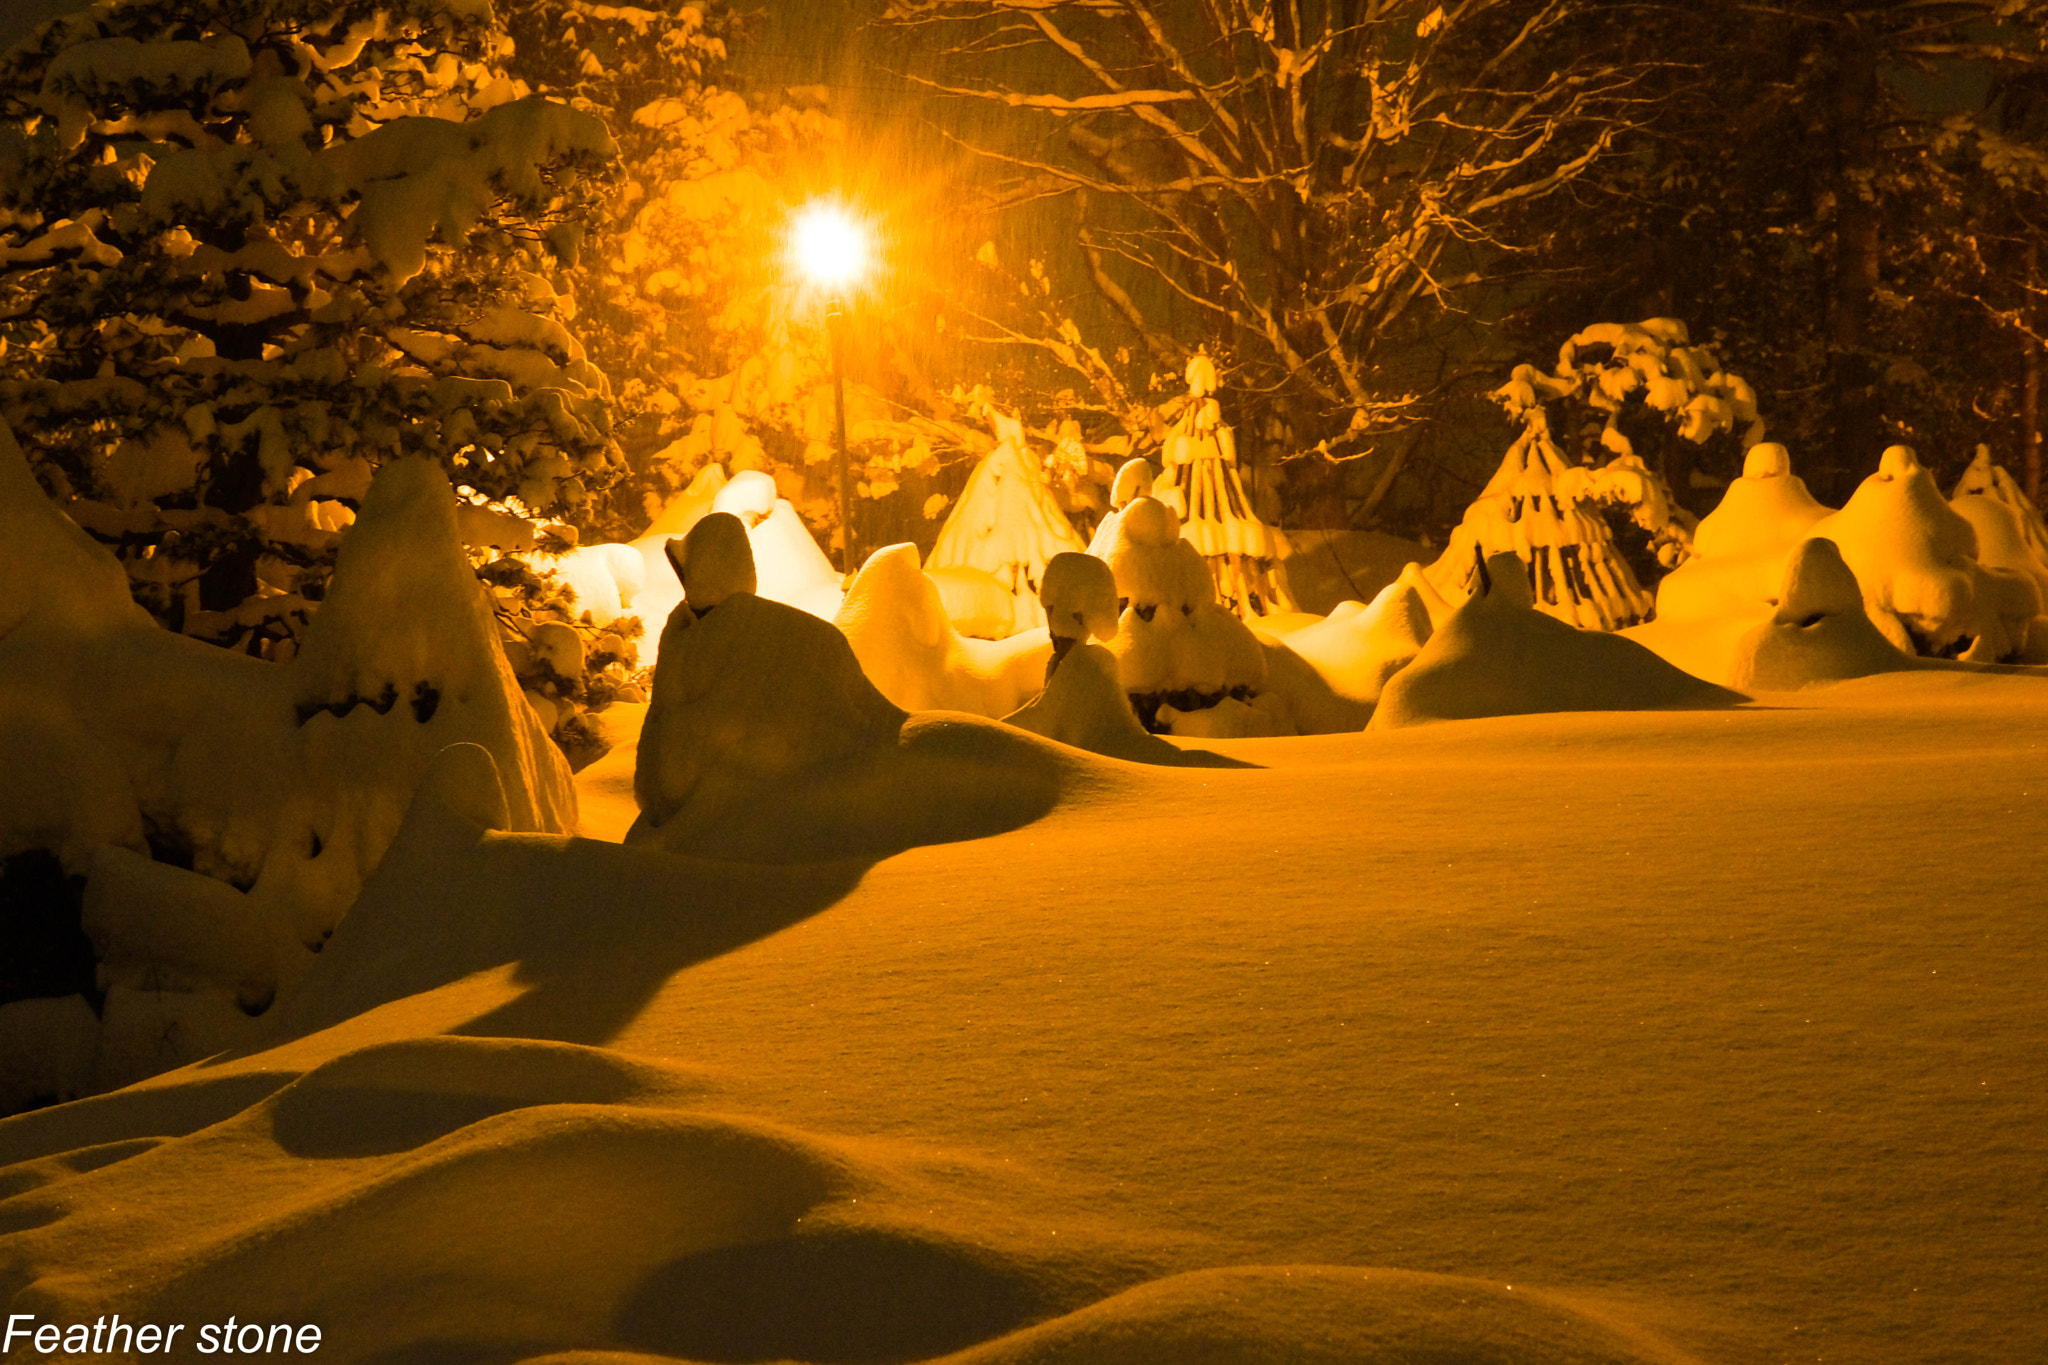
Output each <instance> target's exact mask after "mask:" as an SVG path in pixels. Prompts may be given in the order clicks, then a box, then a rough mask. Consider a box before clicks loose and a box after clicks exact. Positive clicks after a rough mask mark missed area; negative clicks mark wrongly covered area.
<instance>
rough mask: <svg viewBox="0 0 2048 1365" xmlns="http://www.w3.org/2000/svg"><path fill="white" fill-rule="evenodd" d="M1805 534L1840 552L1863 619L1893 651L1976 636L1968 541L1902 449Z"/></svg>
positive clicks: (1972, 543) (1973, 541)
mask: <svg viewBox="0 0 2048 1365" xmlns="http://www.w3.org/2000/svg"><path fill="white" fill-rule="evenodd" d="M1809 534H1811V535H1815V536H1823V537H1825V538H1827V539H1829V540H1832V541H1834V542H1835V544H1836V545H1837V546H1838V547H1840V549H1841V551H1842V558H1843V560H1844V561H1845V562H1846V563H1847V564H1848V565H1849V567H1850V569H1852V570H1854V572H1855V574H1856V581H1857V582H1858V583H1860V584H1862V585H1863V600H1864V604H1865V606H1866V607H1867V608H1868V610H1869V612H1870V616H1871V619H1872V620H1873V621H1874V622H1876V623H1877V627H1878V629H1879V630H1882V631H1883V632H1884V633H1885V635H1886V637H1887V638H1889V639H1890V640H1891V641H1892V643H1894V644H1896V645H1898V646H1899V647H1900V648H1902V649H1905V650H1907V651H1908V652H1911V651H1913V649H1914V648H1915V646H1914V642H1913V640H1912V638H1911V634H1909V632H1917V633H1918V634H1919V635H1920V637H1921V638H1922V639H1924V640H1925V641H1926V642H1927V644H1928V646H1929V647H1930V648H1933V649H1940V648H1942V647H1944V646H1947V645H1950V644H1953V643H1954V642H1955V641H1956V640H1958V639H1959V638H1961V637H1962V636H1964V635H1975V634H1977V633H1978V630H1977V627H1978V626H1979V625H1980V624H1981V622H1980V621H1979V612H1978V609H1977V608H1978V601H1977V583H1976V581H1975V579H1976V575H1975V574H1974V572H1973V568H1974V565H1973V560H1974V558H1975V555H1976V551H1977V538H1976V534H1975V532H1974V531H1972V530H1971V528H1970V524H1969V522H1967V521H1965V520H1963V518H1962V517H1960V516H1958V515H1957V514H1956V513H1955V512H1953V511H1952V510H1950V508H1949V505H1948V502H1947V500H1946V499H1944V498H1943V497H1942V496H1941V491H1940V490H1939V489H1938V488H1936V487H1935V485H1934V476H1933V475H1932V474H1930V473H1928V472H1927V469H1926V467H1925V466H1923V465H1922V464H1921V463H1920V461H1919V459H1918V457H1917V456H1915V454H1914V453H1913V451H1912V450H1911V449H1910V448H1908V447H1906V446H1892V447H1891V448H1889V449H1888V450H1886V451H1885V452H1884V455H1883V457H1882V459H1880V460H1879V462H1878V468H1877V472H1876V473H1875V474H1872V475H1871V476H1870V477H1869V478H1867V479H1865V480H1864V481H1863V482H1862V483H1861V484H1859V485H1857V488H1856V491H1855V493H1853V494H1852V495H1851V496H1850V498H1849V501H1848V503H1847V505H1845V506H1844V507H1843V508H1842V510H1841V511H1839V512H1834V513H1830V514H1829V515H1828V516H1825V517H1823V518H1821V519H1820V520H1819V521H1817V522H1815V523H1814V524H1813V526H1812V527H1811V528H1809Z"/></svg>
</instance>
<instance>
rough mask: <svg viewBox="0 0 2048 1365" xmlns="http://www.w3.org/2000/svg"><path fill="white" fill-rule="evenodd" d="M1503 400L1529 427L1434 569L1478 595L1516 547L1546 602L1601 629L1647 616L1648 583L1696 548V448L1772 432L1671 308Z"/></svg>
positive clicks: (1531, 371)
mask: <svg viewBox="0 0 2048 1365" xmlns="http://www.w3.org/2000/svg"><path fill="white" fill-rule="evenodd" d="M1493 397H1494V399H1495V401H1496V402H1498V403H1499V404H1500V405H1501V406H1502V407H1503V408H1504V409H1505V410H1506V411H1507V414H1508V416H1509V417H1510V418H1511V419H1513V420H1514V421H1516V422H1519V423H1520V424H1521V428H1522V430H1521V434H1520V435H1519V436H1518V437H1517V438H1516V439H1515V442H1514V444H1513V445H1512V446H1511V447H1510V448H1509V450H1508V453H1507V457H1506V458H1505V459H1504V460H1503V461H1502V462H1501V466H1500V469H1499V471H1498V472H1496V473H1495V474H1494V476H1493V478H1492V480H1491V481H1490V482H1489V483H1488V484H1487V485H1486V487H1485V489H1483V490H1482V491H1481V493H1480V495H1479V497H1478V498H1476V499H1474V500H1473V503H1472V505H1471V507H1470V509H1469V510H1468V511H1467V512H1466V514H1465V518H1464V520H1463V522H1462V523H1461V524H1460V525H1459V526H1458V528H1457V529H1456V530H1455V531H1453V532H1452V534H1451V540H1450V544H1449V546H1448V547H1447V548H1446V549H1445V551H1444V553H1443V555H1442V557H1441V558H1440V559H1438V561H1437V562H1436V564H1434V565H1433V566H1431V569H1430V574H1431V576H1432V578H1433V580H1434V581H1435V583H1436V585H1437V587H1438V588H1439V589H1440V590H1441V591H1443V592H1445V593H1447V594H1453V595H1455V594H1466V593H1470V592H1471V591H1472V590H1473V585H1474V582H1475V575H1476V573H1477V569H1476V566H1477V565H1478V564H1479V563H1480V562H1481V560H1482V559H1484V558H1486V557H1490V556H1492V555H1495V554H1498V553H1500V552H1502V551H1505V550H1513V551H1514V552H1515V554H1516V555H1517V556H1519V557H1520V559H1521V560H1522V563H1523V565H1524V566H1525V568H1526V569H1527V570H1528V574H1529V583H1530V587H1531V589H1532V590H1533V592H1534V594H1535V598H1536V605H1537V609H1538V610H1540V611H1546V612H1549V613H1550V614H1551V615H1554V616H1556V617H1558V618H1559V619H1561V620H1564V621H1568V622H1571V623H1572V624H1574V625H1578V626H1583V627H1585V628H1587V629H1591V630H1619V629H1622V628H1625V627H1627V626H1631V625H1634V624H1635V623H1637V622H1639V621H1642V620H1644V619H1645V618H1647V617H1648V616H1649V615H1650V613H1651V611H1652V610H1653V609H1654V599H1653V597H1652V595H1651V593H1650V592H1649V591H1648V590H1647V589H1646V587H1645V580H1647V581H1648V582H1650V583H1652V584H1654V582H1655V580H1656V579H1658V578H1661V577H1662V575H1663V573H1664V572H1665V571H1667V570H1670V569H1672V568H1674V567H1676V566H1677V565H1678V564H1680V563H1682V562H1683V561H1684V560H1685V558H1686V556H1687V555H1688V554H1690V553H1691V549H1692V532H1693V528H1694V527H1695V526H1696V525H1697V524H1698V522H1697V519H1696V518H1695V517H1694V516H1693V515H1692V513H1691V512H1689V511H1688V510H1686V508H1685V507H1684V506H1683V504H1682V502H1681V501H1680V500H1679V498H1678V497H1677V496H1675V495H1674V492H1673V490H1674V488H1676V489H1678V490H1680V491H1681V492H1682V491H1684V490H1686V489H1688V488H1689V487H1690V484H1691V471H1692V463H1693V452H1694V451H1695V450H1696V449H1697V448H1699V447H1701V446H1703V445H1705V444H1706V443H1707V442H1710V441H1713V440H1715V439H1716V438H1719V437H1728V438H1730V439H1731V440H1732V441H1733V442H1735V443H1736V444H1739V446H1740V448H1741V449H1743V450H1747V449H1748V448H1749V447H1750V446H1753V445H1755V444H1756V443H1757V442H1758V441H1759V440H1761V439H1762V438H1763V430H1764V427H1763V422H1762V420H1761V419H1760V418H1758V416H1757V412H1756V395H1755V393H1754V392H1753V391H1752V390H1751V389H1750V387H1749V385H1748V383H1746V382H1745V381H1744V380H1743V379H1742V378H1741V377H1740V376H1737V375H1732V374H1729V373H1727V372H1726V371H1725V370H1724V369H1723V368H1722V367H1721V362H1720V361H1719V360H1718V359H1717V358H1716V357H1715V356H1714V354H1713V352H1712V351H1710V350H1708V349H1706V348H1705V347H1701V346H1694V345H1692V344H1691V341H1690V337H1689V335H1688V333H1687V331H1686V327H1685V324H1684V323H1682V322H1679V321H1676V320H1675V319H1672V318H1651V319H1649V320H1648V321H1645V322H1641V323H1632V324H1622V323H1600V324H1598V325H1596V326H1593V327H1588V328H1586V329H1585V330H1584V331H1582V332H1579V333H1577V334H1576V335H1574V336H1572V337H1571V338H1569V339H1568V340H1566V342H1565V343H1564V345H1563V346H1561V347H1560V348H1559V349H1558V359H1557V366H1556V368H1555V370H1554V371H1553V372H1552V373H1550V374H1544V373H1542V372H1540V371H1538V370H1537V368H1536V367H1535V366H1533V365H1517V366H1516V367H1515V369H1514V373H1513V375H1512V376H1511V377H1510V378H1509V380H1508V382H1507V383H1506V384H1504V385H1502V386H1501V387H1500V388H1499V389H1497V390H1495V391H1494V394H1493ZM1639 447H1640V449H1639ZM1645 449H1647V450H1648V452H1649V456H1650V458H1649V459H1646V458H1645V456H1644V450H1645ZM1617 533H1619V534H1617ZM1622 539H1625V540H1627V541H1629V542H1630V544H1629V545H1628V546H1627V547H1624V546H1623V545H1621V544H1619V543H1617V542H1618V541H1619V540H1622ZM1631 549H1633V550H1635V551H1636V553H1635V554H1633V555H1631V554H1630V553H1629V550H1631Z"/></svg>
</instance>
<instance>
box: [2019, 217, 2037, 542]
mask: <svg viewBox="0 0 2048 1365" xmlns="http://www.w3.org/2000/svg"><path fill="white" fill-rule="evenodd" d="M2040 271H2041V248H2040V244H2039V243H2037V242H2028V243H2027V253H2026V262H2025V270H2024V273H2023V274H2022V275H2021V278H2022V279H2023V280H2025V281H2026V282H2027V283H2028V284H2029V285H2031V284H2032V283H2033V282H2034V280H2035V279H2036V278H2038V277H2039V275H2040ZM2033 331H2034V335H2033V336H2029V335H2028V334H2027V333H2025V332H2022V333H2020V348H2021V349H2020V357H2021V362H2020V469H2021V471H2022V473H2021V478H2022V479H2023V480H2024V481H2025V484H2026V490H2027V497H2028V499H2029V500H2030V501H2031V502H2033V504H2034V505H2035V506H2036V507H2038V506H2040V505H2041V349H2042V348H2041V343H2040V342H2039V341H2037V340H2035V337H2036V336H2039V335H2040V328H2038V327H2036V328H2034V329H2033Z"/></svg>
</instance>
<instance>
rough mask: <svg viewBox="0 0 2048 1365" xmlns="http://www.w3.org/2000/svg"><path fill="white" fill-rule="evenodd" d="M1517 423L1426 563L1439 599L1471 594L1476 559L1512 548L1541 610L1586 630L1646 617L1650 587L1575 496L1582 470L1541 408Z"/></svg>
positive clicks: (1614, 627) (1611, 627) (1619, 625)
mask: <svg viewBox="0 0 2048 1365" xmlns="http://www.w3.org/2000/svg"><path fill="white" fill-rule="evenodd" d="M1523 420H1524V426H1523V429H1522V434H1521V435H1520V436H1518V437H1517V438H1516V439H1515V443H1514V444H1513V445H1512V446H1510V447H1509V448H1508V453H1507V454H1506V456H1504V457H1503V458H1502V460H1501V464H1500V468H1499V469H1498V470H1496V471H1495V472H1494V475H1493V478H1491V479H1490V480H1488V481H1487V484H1486V487H1485V488H1483V489H1481V490H1480V492H1479V496H1478V497H1477V498H1474V499H1473V500H1472V505H1471V506H1470V507H1468V508H1467V509H1466V510H1465V516H1464V518H1463V520H1461V521H1460V522H1459V523H1458V525H1457V526H1456V527H1455V528H1454V529H1453V530H1452V531H1451V536H1450V540H1449V543H1448V544H1446V545H1445V547H1444V552H1443V554H1442V555H1441V556H1439V557H1438V559H1437V561H1436V562H1435V563H1434V564H1432V565H1430V566H1429V569H1428V573H1429V577H1430V581H1431V582H1432V583H1433V584H1435V586H1436V589H1437V591H1438V592H1440V593H1442V594H1443V595H1444V596H1446V597H1462V596H1464V595H1466V594H1468V593H1470V592H1472V591H1473V588H1474V583H1475V578H1474V575H1475V570H1474V565H1475V564H1477V563H1478V562H1479V561H1480V560H1481V559H1486V558H1491V557H1492V556H1494V555H1497V554H1500V553H1502V552H1503V551H1512V552H1513V553H1514V554H1515V555H1516V556H1517V557H1518V558H1520V559H1521V561H1522V564H1523V566H1524V571H1525V572H1526V573H1527V574H1528V576H1529V579H1530V582H1531V583H1532V584H1534V585H1536V587H1535V592H1534V596H1535V600H1536V602H1537V608H1538V610H1540V611H1544V612H1548V613H1549V614H1550V615H1552V616H1555V617H1556V618H1557V619H1558V620H1560V621H1563V622H1566V623H1568V624H1571V625H1576V626H1583V627H1585V628H1586V629H1588V630H1619V629H1622V628H1623V627H1625V626H1630V625H1634V624H1635V623H1636V622H1638V621H1641V620H1643V619H1644V618H1646V617H1647V616H1648V615H1649V614H1650V610H1651V607H1652V605H1653V604H1652V599H1651V597H1650V594H1648V593H1646V592H1644V591H1643V589H1642V587H1641V585H1640V584H1638V583H1637V582H1636V577H1635V574H1634V572H1633V571H1631V570H1630V569H1629V567H1628V563H1627V561H1625V560H1624V559H1622V558H1621V556H1620V554H1619V553H1617V552H1616V550H1615V548H1614V537H1613V535H1612V534H1611V533H1610V532H1609V531H1608V529H1607V525H1606V523H1605V522H1603V521H1602V520H1601V519H1600V517H1599V516H1598V514H1597V513H1595V512H1593V511H1591V510H1589V509H1587V508H1586V507H1585V506H1583V505H1582V503H1581V502H1580V500H1579V498H1578V496H1577V493H1578V492H1579V491H1581V489H1583V486H1584V485H1583V473H1582V471H1579V470H1577V469H1575V468H1574V467H1573V466H1570V465H1567V464H1566V463H1565V460H1564V456H1563V454H1562V453H1561V452H1560V451H1559V450H1558V448H1557V444H1556V442H1555V441H1553V440H1552V439H1551V435H1550V423H1549V419H1548V417H1547V416H1546V415H1545V413H1544V410H1543V409H1542V408H1540V407H1535V408H1531V409H1529V410H1528V411H1527V412H1526V413H1525V414H1523ZM1575 483H1578V484H1579V485H1580V488H1574V486H1573V485H1574V484H1575Z"/></svg>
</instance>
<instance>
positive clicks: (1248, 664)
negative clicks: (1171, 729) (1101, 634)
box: [1105, 497, 1266, 717]
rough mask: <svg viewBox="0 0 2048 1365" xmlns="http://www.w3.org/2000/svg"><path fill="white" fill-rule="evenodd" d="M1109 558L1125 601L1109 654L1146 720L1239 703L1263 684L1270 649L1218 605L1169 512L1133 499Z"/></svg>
mask: <svg viewBox="0 0 2048 1365" xmlns="http://www.w3.org/2000/svg"><path fill="white" fill-rule="evenodd" d="M1105 557H1106V558H1107V560H1108V562H1109V567H1110V571H1111V573H1112V574H1113V575H1114V576H1115V579H1116V590H1117V594H1118V596H1119V597H1121V598H1123V599H1124V601H1125V603H1126V605H1125V608H1124V613H1123V616H1122V618H1121V620H1120V621H1119V622H1118V624H1117V633H1116V638H1115V639H1114V640H1113V641H1111V642H1110V646H1109V648H1110V652H1111V653H1113V654H1115V655H1116V657H1117V675H1118V677H1120V678H1121V679H1122V681H1123V685H1124V690H1125V691H1127V692H1129V693H1130V694H1131V696H1132V697H1133V698H1134V705H1137V706H1138V707H1139V708H1140V715H1141V717H1142V716H1145V715H1147V714H1156V710H1157V708H1158V707H1159V706H1161V705H1165V704H1171V705H1173V706H1174V707H1175V708H1176V709H1177V710H1179V711H1181V712H1183V713H1185V712H1191V711H1194V710H1197V709H1200V707H1201V706H1202V704H1203V703H1204V702H1210V703H1213V702H1215V701H1217V700H1220V699H1221V698H1223V697H1225V696H1235V697H1236V698H1237V699H1238V700H1240V701H1242V700H1245V699H1247V698H1249V697H1250V696H1252V695H1253V694H1254V693H1256V692H1257V691H1258V690H1259V689H1260V688H1261V687H1263V686H1264V685H1265V682H1266V654H1265V650H1264V649H1263V648H1262V647H1261V646H1260V644H1259V640H1258V637H1257V636H1255V635H1253V634H1252V632H1251V629H1250V628H1249V627H1248V626H1246V625H1245V624H1244V622H1242V621H1240V620H1239V619H1238V618H1237V617H1236V616H1233V615H1232V614H1231V613H1230V612H1228V611H1226V610H1224V608H1223V607H1222V605H1221V604H1219V603H1218V602H1217V600H1216V585H1215V582H1214V580H1212V579H1211V577H1210V575H1209V568H1208V565H1207V564H1206V563H1204V561H1203V559H1202V556H1201V553H1200V552H1199V551H1197V550H1196V549H1195V547H1194V546H1193V545H1191V544H1190V543H1188V542H1187V541H1186V540H1184V539H1182V538H1181V534H1180V518H1179V516H1178V514H1177V513H1175V511H1174V510H1173V508H1172V507H1170V506H1168V505H1167V504H1166V503H1164V502H1161V501H1160V500H1158V499H1156V498H1142V497H1141V498H1137V499H1135V500H1133V501H1132V502H1131V503H1130V504H1129V505H1127V506H1126V507H1125V508H1124V509H1123V511H1122V513H1121V515H1120V516H1119V517H1118V518H1117V523H1116V526H1115V528H1114V530H1113V531H1112V533H1111V536H1110V543H1109V545H1108V549H1107V554H1106V556H1105Z"/></svg>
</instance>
